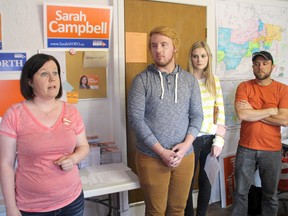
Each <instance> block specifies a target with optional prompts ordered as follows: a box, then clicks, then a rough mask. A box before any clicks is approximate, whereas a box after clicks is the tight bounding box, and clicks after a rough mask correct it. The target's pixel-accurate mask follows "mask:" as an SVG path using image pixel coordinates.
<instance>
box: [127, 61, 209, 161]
mask: <svg viewBox="0 0 288 216" xmlns="http://www.w3.org/2000/svg"><path fill="white" fill-rule="evenodd" d="M127 106H128V108H127V109H128V121H129V123H130V126H131V128H132V129H133V130H134V132H135V135H136V137H137V149H138V150H139V151H140V152H141V153H144V154H147V155H149V156H152V157H159V156H158V155H157V154H156V153H155V152H154V151H153V150H152V149H151V146H153V145H154V144H156V143H157V142H159V143H160V144H161V145H162V146H163V147H164V148H166V149H171V148H172V147H173V146H175V145H176V144H178V143H181V142H183V141H184V140H185V137H186V135H187V134H191V135H193V136H194V137H195V138H196V136H197V134H198V133H199V131H200V128H201V125H202V121H203V112H202V102H201V94H200V89H199V85H198V82H197V79H196V78H195V77H194V75H192V74H191V73H189V72H187V71H184V70H183V69H181V68H180V66H178V65H177V66H176V67H175V69H174V71H173V72H172V73H170V74H168V73H166V72H160V71H159V70H158V69H157V67H156V66H155V65H153V64H152V65H149V66H148V67H147V68H146V70H145V71H143V72H141V73H140V74H138V75H137V76H136V77H135V78H134V80H133V82H132V85H131V88H130V90H129V95H128V105H127ZM192 150H193V146H191V148H190V149H189V150H188V152H187V154H190V153H191V152H192Z"/></svg>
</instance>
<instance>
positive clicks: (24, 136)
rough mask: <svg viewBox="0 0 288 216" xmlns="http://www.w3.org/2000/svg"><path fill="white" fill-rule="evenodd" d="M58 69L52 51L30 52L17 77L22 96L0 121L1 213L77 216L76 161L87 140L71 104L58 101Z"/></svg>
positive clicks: (84, 151) (78, 182) (79, 203)
mask: <svg viewBox="0 0 288 216" xmlns="http://www.w3.org/2000/svg"><path fill="white" fill-rule="evenodd" d="M60 73H61V71H60V65H59V62H58V61H57V60H56V59H55V58H54V57H53V56H50V55H46V54H36V55H34V56H32V57H31V58H30V59H29V60H28V61H27V62H26V63H25V65H24V67H23V70H22V74H21V79H20V88H21V93H22V95H23V97H24V98H25V99H26V100H25V101H23V102H20V103H17V104H14V105H12V106H11V107H10V108H9V109H8V110H7V111H6V113H5V114H4V116H3V119H2V121H1V124H0V182H1V187H2V192H3V196H4V201H5V206H6V213H7V216H18V215H24V216H28V215H29V216H30V215H37V216H38V215H39V216H40V215H41V216H50V215H51V216H52V215H59V216H60V215H62V216H64V215H65V216H68V215H69V216H81V215H83V210H84V196H83V192H82V185H81V180H80V176H79V171H78V167H77V164H78V163H79V162H80V161H81V160H82V159H83V158H85V157H86V155H87V154H88V152H89V145H88V142H87V139H86V134H85V128H84V123H83V120H82V118H81V116H80V114H79V112H78V111H77V109H76V107H75V106H74V105H71V104H68V103H66V102H63V101H61V100H59V98H60V97H61V96H62V84H61V77H60ZM16 162H17V166H15V163H16Z"/></svg>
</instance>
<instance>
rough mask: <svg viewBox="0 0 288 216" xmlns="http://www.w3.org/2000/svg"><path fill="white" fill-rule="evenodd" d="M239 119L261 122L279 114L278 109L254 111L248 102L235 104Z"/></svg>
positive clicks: (241, 101) (242, 101)
mask: <svg viewBox="0 0 288 216" xmlns="http://www.w3.org/2000/svg"><path fill="white" fill-rule="evenodd" d="M235 110H236V114H237V118H238V119H239V120H245V121H261V120H263V119H264V118H267V117H269V116H272V115H277V114H278V108H267V109H259V110H256V109H253V107H252V106H251V105H250V104H249V103H248V101H246V100H240V101H238V102H235Z"/></svg>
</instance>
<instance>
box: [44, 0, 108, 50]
mask: <svg viewBox="0 0 288 216" xmlns="http://www.w3.org/2000/svg"><path fill="white" fill-rule="evenodd" d="M111 16H112V7H108V6H107V7H95V6H86V5H85V6H84V5H75V6H71V5H63V4H57V3H53V4H52V3H47V2H46V3H44V37H45V47H46V48H109V42H110V41H109V40H110V34H111V22H112V19H111Z"/></svg>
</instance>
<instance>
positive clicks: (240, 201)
mask: <svg viewBox="0 0 288 216" xmlns="http://www.w3.org/2000/svg"><path fill="white" fill-rule="evenodd" d="M257 168H258V169H259V175H260V179H261V186H262V193H263V196H262V216H276V215H277V211H278V206H279V203H278V197H277V192H278V190H277V188H278V182H279V176H280V172H281V151H277V152H275V151H274V152H273V151H259V150H252V149H248V148H244V147H242V146H238V149H237V154H236V163H235V178H236V188H235V192H234V201H233V210H232V216H238V215H239V216H244V215H247V211H248V192H249V188H250V186H251V185H252V184H253V180H254V173H255V170H256V169H257Z"/></svg>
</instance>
